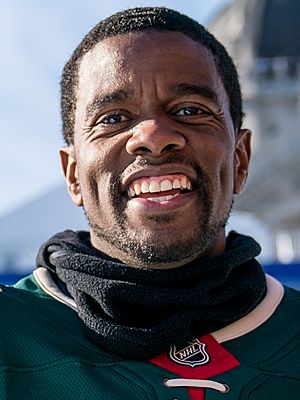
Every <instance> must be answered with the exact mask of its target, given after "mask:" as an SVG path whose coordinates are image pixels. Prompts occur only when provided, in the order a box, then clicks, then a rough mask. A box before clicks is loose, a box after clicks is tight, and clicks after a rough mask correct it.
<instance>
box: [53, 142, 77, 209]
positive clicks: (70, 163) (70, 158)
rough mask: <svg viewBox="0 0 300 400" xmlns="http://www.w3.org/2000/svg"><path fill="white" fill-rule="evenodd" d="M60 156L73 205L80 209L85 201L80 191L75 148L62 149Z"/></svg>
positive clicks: (66, 147)
mask: <svg viewBox="0 0 300 400" xmlns="http://www.w3.org/2000/svg"><path fill="white" fill-rule="evenodd" d="M59 154H60V160H61V165H62V169H63V172H64V175H65V178H66V182H67V186H68V191H69V194H70V196H71V198H72V201H73V203H74V204H75V205H76V206H78V207H80V206H82V205H83V201H82V196H81V191H80V184H79V179H78V169H77V161H76V158H75V155H74V148H73V146H65V147H62V148H61V149H60V151H59Z"/></svg>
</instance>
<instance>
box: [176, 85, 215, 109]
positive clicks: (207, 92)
mask: <svg viewBox="0 0 300 400" xmlns="http://www.w3.org/2000/svg"><path fill="white" fill-rule="evenodd" d="M171 91H172V93H174V94H175V95H176V96H189V95H193V94H196V95H200V96H203V97H205V98H207V99H208V100H210V101H212V102H213V103H215V104H216V105H218V106H219V107H220V104H219V101H218V96H217V94H216V92H215V91H214V90H212V89H211V88H209V87H207V86H198V85H191V84H188V83H180V84H179V85H174V86H173V87H172V88H171Z"/></svg>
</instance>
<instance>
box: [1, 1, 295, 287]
mask: <svg viewBox="0 0 300 400" xmlns="http://www.w3.org/2000/svg"><path fill="white" fill-rule="evenodd" d="M187 13H189V14H190V15H192V13H191V12H187ZM299 21H300V1H299V0H234V1H230V2H228V3H227V5H226V6H225V7H224V8H223V9H222V10H221V11H220V12H219V13H218V14H216V15H215V16H214V18H212V19H211V21H210V22H209V24H208V27H209V29H210V31H211V32H212V33H214V34H215V36H216V37H217V38H218V39H219V40H220V41H221V42H222V43H223V44H224V45H225V47H226V48H227V49H228V51H229V53H230V54H231V56H232V57H233V59H234V61H235V63H236V65H237V67H238V70H239V73H240V80H241V85H242V91H243V98H244V107H245V113H246V118H245V123H244V126H245V127H248V128H250V129H251V130H252V131H253V158H252V163H251V169H250V175H249V180H248V185H247V189H246V190H245V192H244V193H243V194H242V195H241V196H239V197H238V198H237V199H236V203H235V209H236V211H235V212H234V213H233V215H232V217H231V219H230V223H229V225H228V229H236V230H238V231H240V232H242V233H246V234H250V235H253V236H254V237H255V238H256V239H257V240H258V241H259V242H260V243H261V245H262V249H263V251H262V254H261V257H260V259H261V261H262V262H263V263H264V264H265V265H267V267H266V269H267V271H268V272H271V273H272V272H273V273H274V274H275V275H276V274H277V275H278V276H280V277H281V278H282V280H283V281H284V282H286V283H289V284H291V285H293V286H298V287H300V268H299V265H298V267H297V263H299V261H300V40H299V38H300V22H299ZM64 229H75V230H76V229H86V222H85V219H84V216H83V213H82V211H81V210H80V209H77V208H76V207H75V206H73V205H72V204H71V200H70V199H69V197H68V194H67V191H66V189H65V187H64V185H62V186H59V187H57V188H56V189H55V190H51V191H49V192H48V193H46V194H45V195H43V196H40V197H37V198H35V199H34V200H32V201H28V202H27V203H26V204H25V205H23V206H21V207H18V208H17V209H14V210H12V211H10V212H9V213H8V214H6V215H4V216H2V217H1V218H0V273H1V272H2V273H10V274H15V273H18V274H20V273H21V274H22V273H26V272H28V271H29V270H31V269H32V268H33V266H34V260H35V255H36V252H37V249H38V248H39V246H40V244H41V243H42V242H43V241H45V240H47V239H48V238H49V237H50V236H51V235H53V234H54V233H56V232H58V231H61V230H64ZM277 264H285V266H284V267H283V266H280V265H277ZM268 265H269V267H268ZM8 279H11V278H8ZM0 280H1V279H0ZM2 281H3V279H2Z"/></svg>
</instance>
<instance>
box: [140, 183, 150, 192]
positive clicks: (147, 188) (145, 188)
mask: <svg viewBox="0 0 300 400" xmlns="http://www.w3.org/2000/svg"><path fill="white" fill-rule="evenodd" d="M141 191H142V193H148V192H149V185H148V182H147V181H143V182H142V185H141Z"/></svg>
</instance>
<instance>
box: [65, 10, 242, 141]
mask: <svg viewBox="0 0 300 400" xmlns="http://www.w3.org/2000/svg"><path fill="white" fill-rule="evenodd" d="M146 29H155V30H157V31H175V32H181V33H183V34H184V35H186V36H188V37H190V38H191V39H193V40H195V41H197V42H200V43H201V44H202V45H203V46H205V47H206V48H207V49H209V50H210V52H211V53H212V55H213V57H214V60H215V63H216V67H217V70H218V73H219V74H220V77H221V79H222V81H223V84H224V87H225V90H226V91H227V94H228V97H229V101H230V113H231V118H232V121H233V125H234V127H235V128H236V129H239V128H240V127H241V125H242V121H243V110H242V98H241V89H240V84H239V79H238V74H237V71H236V68H235V66H234V63H233V61H232V59H231V57H230V56H229V55H228V53H227V51H226V50H225V48H224V46H223V45H222V44H221V43H220V42H218V41H217V40H216V39H215V37H214V36H213V35H212V34H211V33H209V32H208V31H207V30H206V29H205V28H204V26H202V25H201V24H199V23H198V22H196V21H195V20H193V19H191V18H189V17H187V16H186V15H183V14H180V13H179V12H177V11H174V10H171V9H168V8H165V7H143V8H132V9H128V10H125V11H121V12H118V13H116V14H113V15H111V16H110V17H108V18H106V19H104V20H103V21H101V22H99V23H98V24H97V25H96V26H95V27H94V28H93V29H92V30H91V31H90V32H89V33H88V34H87V35H86V36H85V37H84V39H83V40H82V42H81V43H80V44H79V46H78V47H77V48H76V49H75V51H74V53H73V54H72V56H71V58H70V60H69V61H68V62H67V63H66V65H65V67H64V69H63V73H62V79H61V116H62V126H63V135H64V139H65V142H66V143H67V144H68V145H70V144H72V143H73V135H74V124H75V111H76V102H77V88H78V75H79V67H80V63H81V60H82V58H83V56H84V55H85V54H86V53H87V52H88V51H89V50H91V49H92V48H93V47H95V46H96V45H97V44H98V43H99V42H100V41H102V40H104V39H106V38H108V37H112V36H116V35H121V34H125V33H128V32H133V31H143V30H146Z"/></svg>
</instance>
